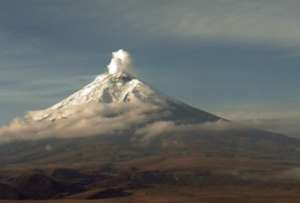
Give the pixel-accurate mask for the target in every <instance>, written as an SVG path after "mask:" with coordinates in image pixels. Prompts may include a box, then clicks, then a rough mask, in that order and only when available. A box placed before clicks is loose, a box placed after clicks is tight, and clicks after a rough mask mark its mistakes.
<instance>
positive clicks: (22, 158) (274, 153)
mask: <svg viewBox="0 0 300 203" xmlns="http://www.w3.org/2000/svg"><path fill="white" fill-rule="evenodd" d="M107 68H108V70H107V72H106V73H104V74H101V75H99V76H97V77H96V78H95V80H94V81H92V82H91V83H90V84H88V85H86V86H85V87H83V88H82V89H80V90H79V91H77V92H75V93H74V94H72V95H71V96H69V97H67V98H66V99H64V100H62V101H61V102H59V103H57V104H55V105H54V106H52V107H49V108H47V109H44V110H39V111H32V112H29V113H28V114H27V115H26V116H25V117H24V118H22V119H16V120H14V121H13V122H11V123H10V124H9V125H7V126H5V127H3V128H1V130H0V141H1V143H2V147H1V148H0V152H1V153H0V160H1V163H7V164H17V163H60V164H65V163H74V160H76V163H77V164H80V163H86V162H88V163H97V162H101V161H116V160H123V159H132V158H141V157H144V156H152V155H159V154H174V155H182V154H193V155H195V154H222V156H225V155H226V156H254V157H275V158H278V159H280V158H282V157H285V158H286V157H288V158H289V159H293V158H296V157H297V154H298V146H299V140H297V139H294V138H289V137H286V136H284V135H280V134H276V133H271V132H266V131H263V130H258V129H252V128H248V127H247V126H242V125H239V124H236V123H234V122H231V121H229V120H226V119H224V118H221V117H219V116H216V115H213V114H211V113H208V112H206V111H203V110H199V109H197V108H194V107H192V106H190V105H188V104H185V103H183V102H180V101H177V100H175V99H172V98H170V97H168V96H165V95H163V94H161V93H159V92H158V91H156V90H154V89H153V88H151V87H150V86H149V85H147V84H146V83H144V82H143V81H141V80H139V79H138V78H137V77H136V76H135V74H133V73H132V70H131V69H132V67H131V58H130V55H129V53H128V52H126V51H124V50H119V51H117V52H113V57H112V59H111V62H110V64H109V65H108V66H107ZM12 146H16V147H12ZM78 156H79V157H80V159H78Z"/></svg>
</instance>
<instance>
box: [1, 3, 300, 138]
mask: <svg viewBox="0 0 300 203" xmlns="http://www.w3.org/2000/svg"><path fill="white" fill-rule="evenodd" d="M299 19H300V2H299V1H298V0H285V1H282V0H186V1H182V0H172V1H170V0H159V1H158V0H157V1H156V0H151V1H146V0H122V1H121V0H118V1H116V0H88V1H86V0H43V1H41V0H26V1H20V0H1V2H0V45H1V46H0V123H6V122H8V121H9V120H11V119H12V118H14V117H16V116H20V115H22V114H24V113H25V112H27V111H29V110H33V109H39V108H44V107H47V106H49V105H52V104H54V103H55V102H58V101H59V100H61V99H62V98H64V97H65V96H68V95H69V94H71V93H72V92H74V91H75V90H77V89H79V88H81V87H82V85H84V84H86V83H88V82H89V81H91V80H92V79H93V78H94V77H95V75H97V74H100V73H102V72H103V71H105V70H106V65H107V64H108V62H109V60H110V57H111V52H112V51H115V50H117V49H120V48H123V49H125V50H127V51H129V52H130V53H131V55H132V56H133V59H134V64H135V71H136V72H137V74H138V75H139V77H140V78H141V79H143V80H144V81H146V82H147V83H149V84H151V85H152V86H153V87H155V88H156V89H158V90H160V91H161V92H164V93H165V94H167V95H169V96H173V97H175V98H177V99H180V100H182V101H185V102H187V103H189V104H192V105H194V106H196V107H199V108H201V109H204V110H206V111H210V112H213V113H217V114H219V115H222V116H225V117H228V118H230V119H233V120H238V121H240V122H247V123H249V124H251V125H254V126H259V127H262V128H265V129H271V130H274V131H278V132H286V133H287V134H291V135H297V134H298V133H299V132H300V128H299V127H298V126H300V111H299V109H300V88H299V86H300V80H299V78H300V67H299V65H300V21H299ZM299 134H300V133H299Z"/></svg>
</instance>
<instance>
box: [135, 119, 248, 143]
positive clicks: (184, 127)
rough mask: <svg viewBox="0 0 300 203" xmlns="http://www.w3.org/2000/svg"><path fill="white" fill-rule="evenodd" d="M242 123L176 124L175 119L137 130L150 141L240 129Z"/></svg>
mask: <svg viewBox="0 0 300 203" xmlns="http://www.w3.org/2000/svg"><path fill="white" fill-rule="evenodd" d="M240 128H243V126H242V125H237V124H234V123H230V122H227V121H224V120H218V121H215V122H205V123H197V124H176V123H174V122H173V121H157V122H154V123H151V124H148V125H146V126H145V127H143V128H140V129H138V130H137V131H136V134H137V135H142V136H143V140H144V141H149V140H151V139H153V138H155V137H157V136H161V135H169V134H180V135H187V134H190V133H195V132H207V131H225V130H230V129H240Z"/></svg>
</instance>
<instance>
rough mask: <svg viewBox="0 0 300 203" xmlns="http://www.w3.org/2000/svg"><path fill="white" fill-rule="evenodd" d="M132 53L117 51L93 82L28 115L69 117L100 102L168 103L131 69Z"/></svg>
mask: <svg viewBox="0 0 300 203" xmlns="http://www.w3.org/2000/svg"><path fill="white" fill-rule="evenodd" d="M129 69H130V57H129V54H128V53H127V52H125V51H123V50H119V51H117V52H114V53H113V58H112V60H111V62H110V64H109V65H108V72H107V73H104V74H101V75H99V76H97V77H96V79H95V80H94V81H93V82H91V83H90V84H88V85H86V86H85V87H83V88H82V89H81V90H79V91H77V92H75V93H74V94H72V95H71V96H69V97H67V98H66V99H64V100H62V101H61V102H59V103H57V104H55V105H54V106H52V107H50V108H48V109H45V110H41V111H33V112H30V113H29V114H28V115H27V116H26V117H27V119H33V120H36V121H38V120H43V119H47V120H56V119H62V118H67V117H68V116H69V115H71V114H73V113H74V111H73V110H75V109H76V111H77V108H76V107H78V106H80V105H86V104H89V103H95V102H97V103H99V105H106V104H112V103H131V102H146V103H164V102H165V100H166V98H164V97H163V96H161V95H159V94H157V93H156V92H155V91H153V90H152V89H151V88H150V87H149V86H148V85H146V84H144V83H143V82H141V81H140V80H138V79H137V78H135V77H134V76H133V75H132V74H131V73H130V72H129Z"/></svg>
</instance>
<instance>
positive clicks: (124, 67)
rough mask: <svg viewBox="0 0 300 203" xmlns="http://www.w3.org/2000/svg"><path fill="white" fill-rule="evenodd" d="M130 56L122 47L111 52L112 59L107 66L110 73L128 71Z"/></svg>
mask: <svg viewBox="0 0 300 203" xmlns="http://www.w3.org/2000/svg"><path fill="white" fill-rule="evenodd" d="M131 63H132V60H131V57H130V54H129V53H128V52H126V51H124V50H123V49H120V50H118V51H116V52H113V53H112V59H111V61H110V64H109V65H108V66H107V68H108V72H109V73H110V74H116V73H123V72H125V73H129V72H130V68H131Z"/></svg>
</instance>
